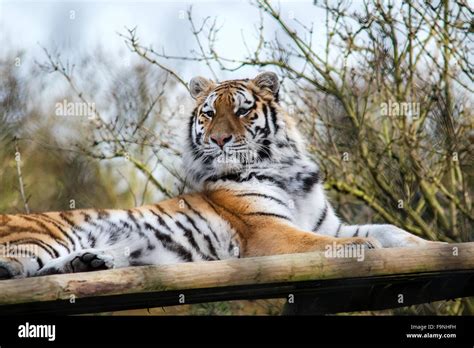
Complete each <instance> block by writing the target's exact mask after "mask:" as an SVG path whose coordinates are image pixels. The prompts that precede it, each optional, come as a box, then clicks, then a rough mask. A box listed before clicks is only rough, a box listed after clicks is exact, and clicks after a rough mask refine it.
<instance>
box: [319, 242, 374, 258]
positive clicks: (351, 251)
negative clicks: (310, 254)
mask: <svg viewBox="0 0 474 348" xmlns="http://www.w3.org/2000/svg"><path fill="white" fill-rule="evenodd" d="M364 250H365V247H364V246H363V245H362V244H340V243H336V242H333V243H332V244H328V245H326V247H325V251H324V256H326V257H327V258H329V259H336V258H352V259H356V260H357V261H359V262H360V261H364V258H365V254H364Z"/></svg>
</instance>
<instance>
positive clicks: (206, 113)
mask: <svg viewBox="0 0 474 348" xmlns="http://www.w3.org/2000/svg"><path fill="white" fill-rule="evenodd" d="M204 115H206V116H207V117H214V111H212V110H209V111H206V112H204Z"/></svg>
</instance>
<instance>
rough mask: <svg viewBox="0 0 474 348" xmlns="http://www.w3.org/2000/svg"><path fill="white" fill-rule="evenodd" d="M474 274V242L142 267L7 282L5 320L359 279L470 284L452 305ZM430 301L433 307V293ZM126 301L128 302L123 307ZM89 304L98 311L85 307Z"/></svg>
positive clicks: (278, 292)
mask: <svg viewBox="0 0 474 348" xmlns="http://www.w3.org/2000/svg"><path fill="white" fill-rule="evenodd" d="M473 272H474V243H462V244H445V245H433V246H429V247H424V248H393V249H377V250H368V251H365V254H364V260H363V261H357V260H356V259H354V258H328V257H326V256H325V255H324V253H307V254H291V255H278V256H268V257H260V258H247V259H238V260H224V261H212V262H195V263H182V264H175V265H162V266H142V267H132V268H123V269H114V270H108V271H100V272H91V273H75V274H65V275H52V276H46V277H36V278H27V279H14V280H4V281H0V314H6V313H31V312H38V311H36V310H34V309H35V308H36V309H38V308H39V309H41V310H40V311H39V312H48V311H50V312H55V309H59V308H63V309H62V312H63V313H81V312H83V311H84V310H89V311H91V312H92V311H109V310H115V309H125V308H140V307H149V306H150V305H149V304H150V301H148V302H147V301H146V299H147V297H148V298H149V299H151V298H153V299H154V302H153V305H154V306H161V305H176V304H180V303H181V302H180V301H179V300H180V299H181V297H180V295H183V294H184V295H185V298H184V303H191V302H190V301H189V298H186V295H190V296H191V297H192V298H193V301H192V302H211V301H217V300H222V299H227V300H230V299H242V298H253V297H252V296H253V295H255V294H256V295H257V296H258V297H257V298H276V297H286V296H287V295H288V294H289V293H291V291H296V290H297V291H300V290H301V289H306V292H311V285H308V284H313V285H312V287H313V289H312V290H318V289H319V291H321V290H324V286H323V285H321V284H324V283H325V284H326V290H328V289H329V290H330V288H331V287H332V291H333V293H336V292H337V291H336V290H338V289H339V290H341V289H344V288H345V286H344V284H345V283H346V285H348V284H349V283H351V282H352V283H353V282H354V281H357V280H360V281H363V282H366V283H367V282H369V283H370V280H372V281H376V280H377V281H379V282H380V280H381V279H382V280H383V279H385V280H386V281H387V280H388V281H391V282H393V281H394V279H395V278H396V279H398V280H400V279H412V280H413V279H414V280H416V279H417V277H420V279H422V278H423V277H425V279H428V280H429V279H430V277H434V278H436V277H438V278H439V279H441V278H443V279H445V278H446V277H448V278H449V276H450V275H451V276H453V275H457V276H458V277H459V276H460V277H462V279H464V280H466V279H468V283H467V285H466V286H465V287H464V288H466V287H467V290H466V289H464V290H465V291H464V292H459V291H458V292H456V291H453V292H449V291H448V292H447V293H446V292H445V293H444V294H443V297H446V298H451V297H452V296H451V294H453V295H454V296H456V297H457V296H472V295H474V293H471V291H472V281H471V280H472V279H474V278H473V277H472V276H473ZM394 277H395V278H394ZM426 277H428V278H426ZM440 277H441V278H440ZM346 278H348V279H347V280H346ZM390 279H391V280H390ZM458 281H459V279H458ZM328 282H329V283H328ZM331 282H332V284H331ZM335 282H336V283H337V284H338V285H337V286H335V285H334V284H335ZM318 284H319V285H318ZM328 284H329V285H330V286H329V288H327V287H328ZM308 286H309V287H310V289H309V290H308V288H307V287H308ZM318 287H319V288H318ZM316 288H318V289H316ZM210 289H211V290H212V291H210ZM252 291H253V292H254V294H252V293H251V292H252ZM249 292H250V293H249ZM316 292H317V291H316ZM323 292H324V291H323ZM330 292H331V291H329V293H330ZM200 293H201V294H208V296H209V297H205V296H204V297H203V296H200ZM313 293H314V291H313ZM188 297H189V296H188ZM426 298H427V300H428V301H429V300H430V297H429V296H428V294H427V296H426ZM125 299H126V300H127V301H128V302H127V303H122V302H123V301H124V300H125ZM134 299H135V300H136V301H135V302H134ZM140 299H142V300H140ZM160 299H162V300H163V301H161V302H160V301H159V300H160ZM441 299H442V298H441ZM71 301H73V303H71ZM87 303H93V304H94V305H93V306H92V305H90V306H89V307H88V308H85V307H84V306H82V304H84V305H86V304H87ZM101 303H102V304H103V305H102V306H101ZM160 303H161V304H160ZM86 307H87V306H86ZM359 309H360V308H359ZM362 309H363V308H362Z"/></svg>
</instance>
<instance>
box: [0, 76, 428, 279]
mask: <svg viewBox="0 0 474 348" xmlns="http://www.w3.org/2000/svg"><path fill="white" fill-rule="evenodd" d="M278 88H279V84H278V78H277V76H276V75H275V74H273V73H262V74H260V75H258V76H257V77H256V78H255V79H252V80H231V81H224V82H222V83H219V84H216V83H214V82H212V81H209V80H207V79H205V78H202V77H197V78H194V79H193V80H191V82H190V90H191V94H192V96H193V97H194V98H195V99H196V104H197V106H196V108H195V109H194V111H193V113H192V116H191V118H190V121H189V126H188V132H189V133H188V151H187V152H186V155H185V164H186V166H187V168H186V170H187V174H188V177H189V179H190V182H191V185H192V186H193V189H194V192H195V193H189V194H185V195H182V196H178V197H176V198H173V199H170V200H167V201H163V202H160V203H158V204H153V205H148V206H143V207H138V208H134V209H128V210H99V209H87V210H72V211H62V212H50V213H41V214H28V215H24V214H18V215H0V246H3V248H2V249H0V252H1V251H2V250H3V255H2V254H0V279H2V278H11V277H24V276H34V275H45V274H52V273H67V272H81V271H91V270H100V269H108V268H117V267H126V266H134V265H146V264H167V263H176V262H189V261H200V260H222V259H227V258H238V257H249V256H261V255H273V254H283V253H298V252H307V251H313V250H324V248H325V246H327V245H329V244H332V243H333V242H337V243H339V244H361V245H364V246H366V247H369V248H372V247H380V246H383V247H393V246H414V245H421V244H424V243H428V242H427V241H425V240H423V239H421V238H418V237H416V236H413V235H411V234H409V233H408V232H405V231H403V230H401V229H399V228H397V227H395V226H391V225H363V226H349V225H345V224H343V223H342V222H341V221H340V220H339V219H338V217H337V216H336V214H335V212H334V210H333V208H332V207H331V205H330V203H329V202H328V200H327V199H326V196H325V193H324V190H323V188H322V184H321V178H320V173H319V169H318V166H317V165H316V164H315V163H313V162H312V161H311V160H309V157H308V155H307V153H306V151H305V148H304V146H303V142H302V140H301V137H300V135H299V133H298V131H297V129H296V127H295V125H294V124H293V120H292V119H291V118H290V117H289V116H288V115H287V114H286V113H285V112H284V111H283V109H282V108H281V106H280V105H279V102H278ZM20 249H23V250H27V251H28V255H26V256H27V257H25V255H23V257H16V256H15V255H11V254H14V251H16V252H17V253H18V250H20Z"/></svg>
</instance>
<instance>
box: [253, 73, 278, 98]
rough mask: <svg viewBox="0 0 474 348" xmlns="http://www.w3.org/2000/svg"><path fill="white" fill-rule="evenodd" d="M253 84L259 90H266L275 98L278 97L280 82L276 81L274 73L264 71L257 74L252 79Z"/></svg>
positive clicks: (276, 77)
mask: <svg viewBox="0 0 474 348" xmlns="http://www.w3.org/2000/svg"><path fill="white" fill-rule="evenodd" d="M253 83H254V84H255V85H257V86H258V87H260V88H268V89H269V90H270V91H271V92H272V93H273V95H274V96H275V97H276V96H277V95H278V90H279V89H280V82H279V81H278V76H277V74H275V73H274V72H271V71H266V72H263V73H261V74H258V75H257V77H256V78H254V79H253Z"/></svg>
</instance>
